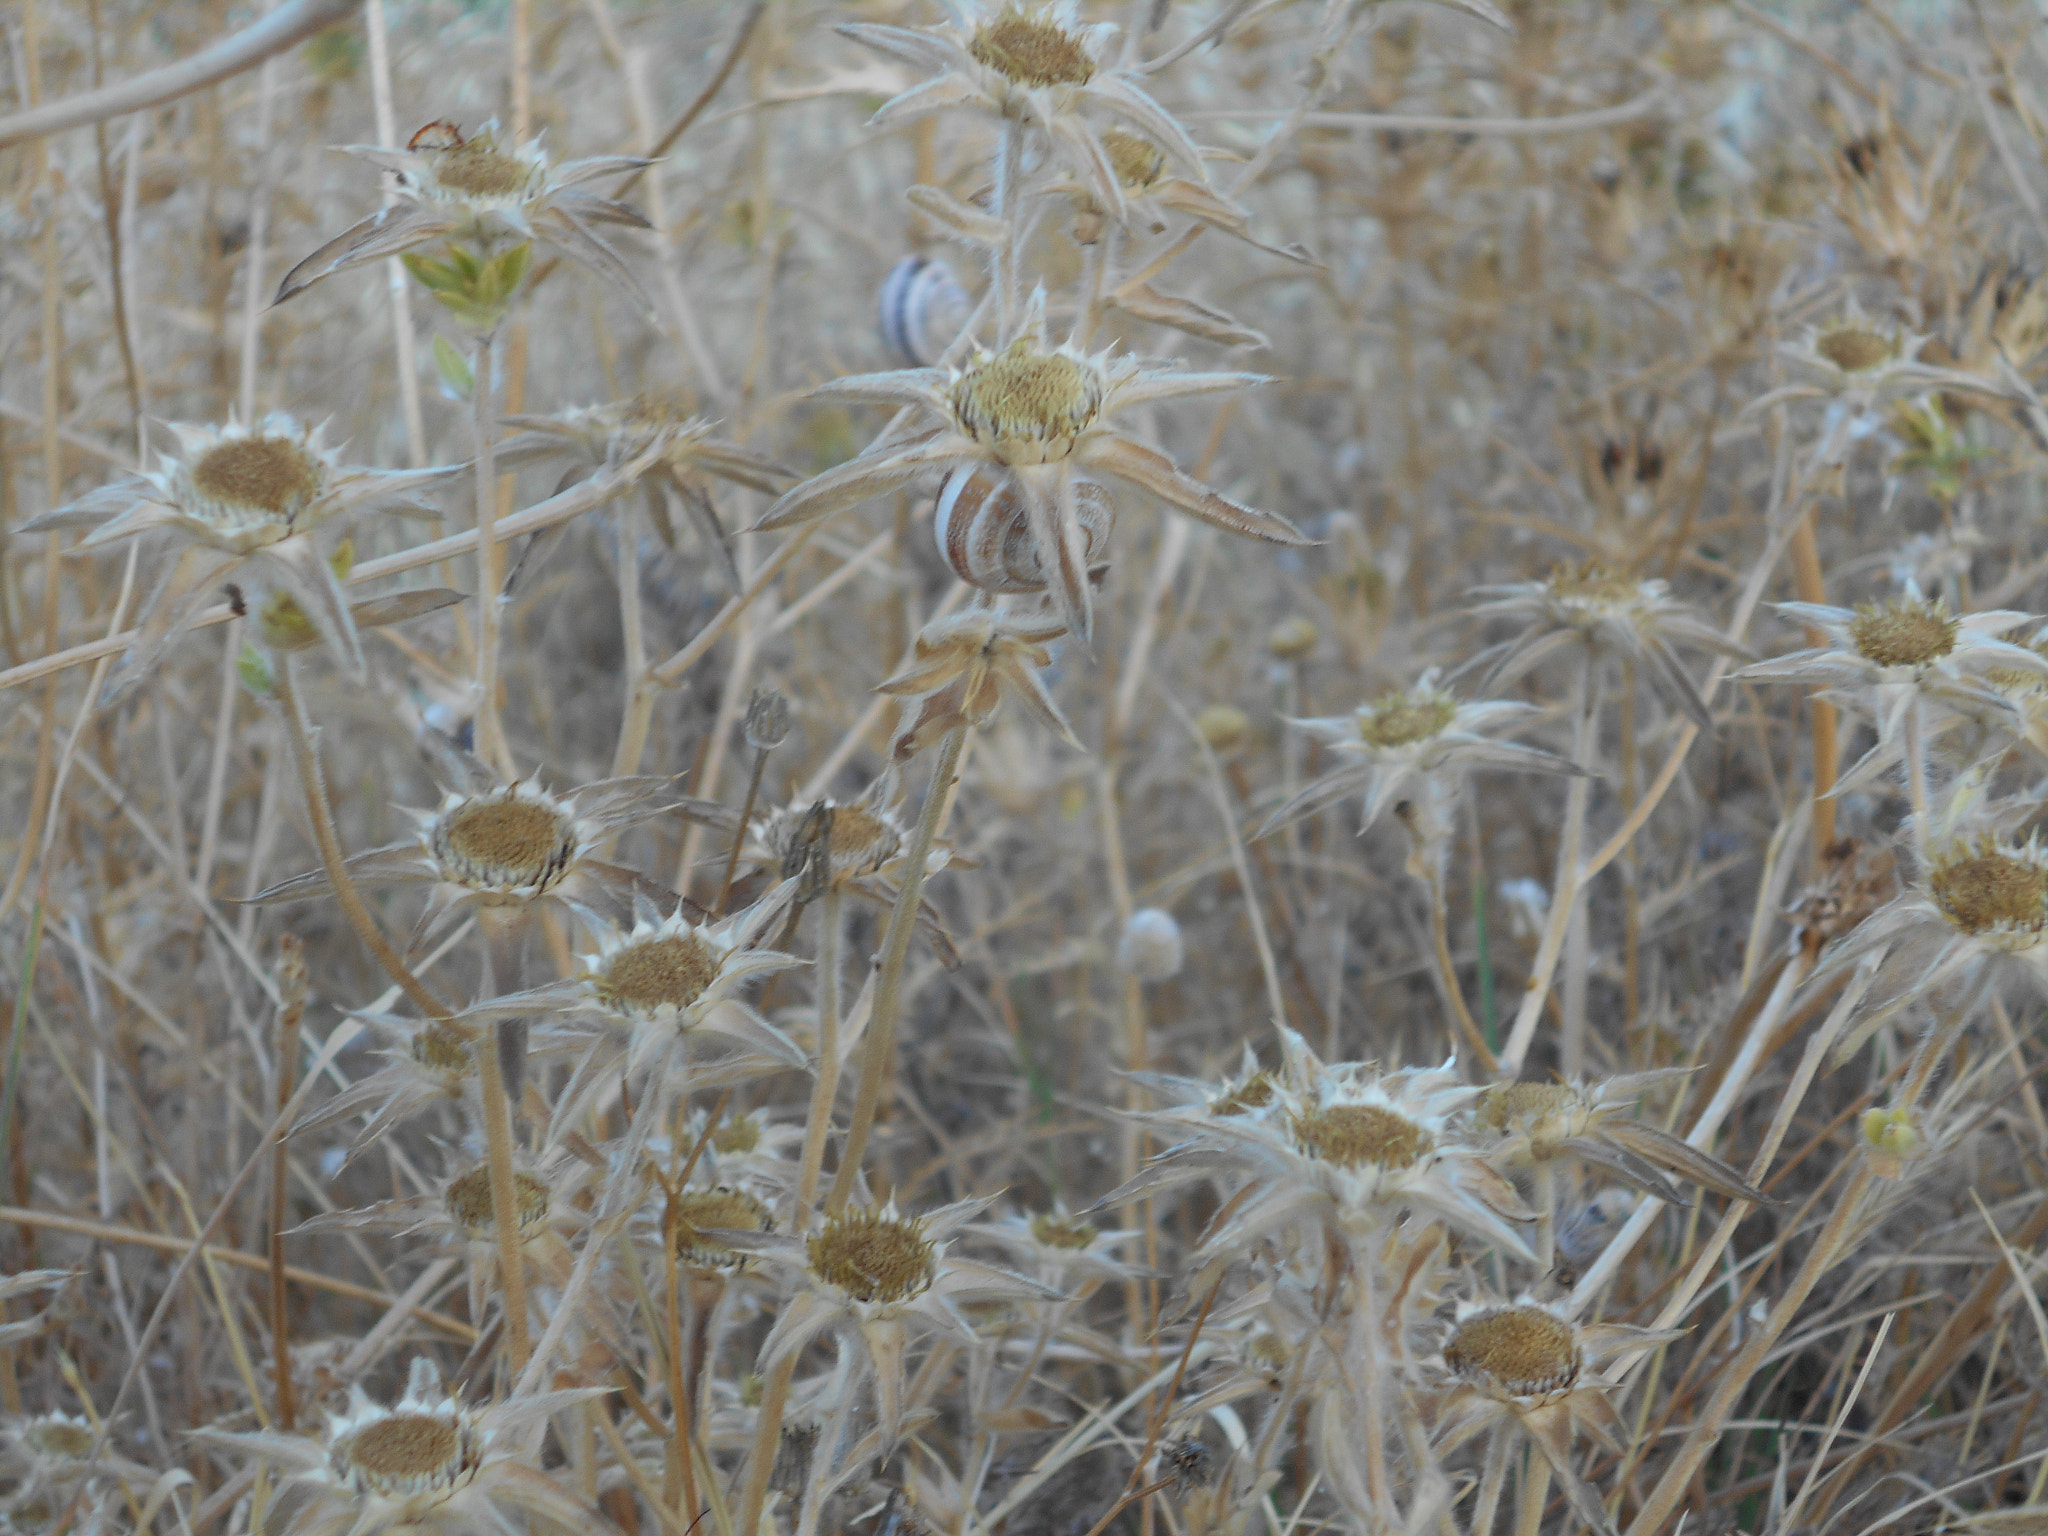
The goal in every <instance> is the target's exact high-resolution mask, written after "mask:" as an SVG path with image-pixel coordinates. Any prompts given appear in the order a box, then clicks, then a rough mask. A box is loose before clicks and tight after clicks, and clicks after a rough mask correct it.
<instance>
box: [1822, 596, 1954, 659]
mask: <svg viewBox="0 0 2048 1536" xmlns="http://www.w3.org/2000/svg"><path fill="white" fill-rule="evenodd" d="M1960 627H1961V626H1960V624H1959V623H1958V621H1957V620H1956V619H1955V618H1954V617H1953V616H1951V615H1950V613H1949V611H1948V605H1947V604H1946V603H1943V602H1941V601H1939V600H1937V601H1935V602H1931V603H1930V602H1928V601H1926V600H1925V599H1924V598H1916V597H1895V598H1893V599H1892V600H1891V601H1890V602H1887V603H1858V604H1857V605H1856V616H1855V617H1854V618H1853V619H1851V620H1850V621H1849V640H1850V643H1851V644H1853V645H1854V646H1855V647H1856V651H1857V654H1858V655H1860V656H1862V657H1863V659H1864V660H1865V661H1869V662H1874V663H1875V664H1876V665H1878V666H1880V667H1920V666H1925V665H1927V663H1929V662H1932V661H1939V660H1941V658H1942V657H1944V656H1946V655H1948V653H1949V652H1951V651H1953V650H1954V649H1955V648H1956V634H1957V631H1958V630H1959V629H1960Z"/></svg>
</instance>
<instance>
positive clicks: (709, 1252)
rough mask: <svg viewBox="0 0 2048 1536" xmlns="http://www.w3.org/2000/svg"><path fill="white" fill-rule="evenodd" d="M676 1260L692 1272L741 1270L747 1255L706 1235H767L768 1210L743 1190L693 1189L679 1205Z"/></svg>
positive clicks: (722, 1187) (676, 1215) (676, 1212)
mask: <svg viewBox="0 0 2048 1536" xmlns="http://www.w3.org/2000/svg"><path fill="white" fill-rule="evenodd" d="M675 1222H676V1257H677V1258H678V1259H680V1260H681V1261H682V1262H683V1264H684V1265H685V1266H686V1267H688V1268H691V1269H738V1268H739V1267H740V1266H741V1265H742V1264H744V1263H746V1261H747V1260H746V1255H745V1254H743V1253H741V1252H740V1251H739V1250H738V1249H736V1248H728V1247H727V1246H726V1245H725V1244H724V1243H721V1242H718V1241H717V1240H715V1239H713V1238H709V1237H706V1236H705V1235H704V1234H705V1233H706V1232H716V1231H727V1232H765V1231H767V1230H768V1207H767V1206H765V1205H763V1204H762V1203H761V1202H760V1201H759V1200H756V1199H755V1198H754V1197H753V1196H752V1195H750V1194H748V1193H747V1192H746V1191H745V1190H743V1189H729V1188H727V1187H725V1186H724V1185H720V1186H719V1187H718V1188H717V1189H693V1190H691V1191H689V1192H688V1193H687V1194H685V1195H684V1196H683V1197H682V1198H681V1199H680V1200H678V1201H677V1202H676V1211H675Z"/></svg>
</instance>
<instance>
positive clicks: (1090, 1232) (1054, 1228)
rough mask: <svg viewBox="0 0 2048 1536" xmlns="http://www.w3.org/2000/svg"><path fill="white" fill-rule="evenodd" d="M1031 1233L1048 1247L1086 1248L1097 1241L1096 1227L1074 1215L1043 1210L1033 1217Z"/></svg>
mask: <svg viewBox="0 0 2048 1536" xmlns="http://www.w3.org/2000/svg"><path fill="white" fill-rule="evenodd" d="M1031 1235H1032V1236H1033V1237H1035V1238H1037V1239H1038V1240H1039V1241H1040V1242H1041V1243H1043V1244H1045V1246H1046V1247H1048V1248H1086V1247H1087V1246H1088V1245H1089V1244H1090V1243H1092V1242H1094V1241H1095V1238H1096V1231H1095V1228H1094V1227H1092V1226H1091V1225H1089V1224H1088V1223H1087V1222H1085V1221H1082V1220H1080V1219H1079V1218H1078V1217H1074V1216H1062V1215H1061V1214H1060V1213H1059V1212H1057V1211H1041V1212H1039V1214H1038V1215H1036V1216H1034V1217H1032V1218H1031Z"/></svg>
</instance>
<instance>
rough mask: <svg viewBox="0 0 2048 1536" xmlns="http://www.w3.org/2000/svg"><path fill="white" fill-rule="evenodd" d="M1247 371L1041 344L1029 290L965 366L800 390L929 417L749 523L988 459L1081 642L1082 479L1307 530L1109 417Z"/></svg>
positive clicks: (1237, 379) (774, 523)
mask: <svg viewBox="0 0 2048 1536" xmlns="http://www.w3.org/2000/svg"><path fill="white" fill-rule="evenodd" d="M1259 382H1261V380H1260V379H1259V377H1258V376H1257V375H1254V374H1246V373H1180V372H1176V371H1175V370H1173V369H1171V368H1164V367H1147V366H1144V365H1142V364H1140V363H1138V362H1137V361H1136V360H1135V359H1132V358H1121V359H1118V358H1114V357H1112V356H1111V355H1110V354H1109V353H1106V352H1104V353H1099V354H1088V353H1083V352H1079V351H1076V350H1074V349H1073V348H1071V347H1065V346H1062V347H1053V346H1051V345H1050V344H1049V343H1048V342H1047V340H1046V334H1045V308H1044V295H1043V293H1042V292H1041V293H1040V294H1038V295H1036V296H1034V298H1033V300H1032V305H1031V314H1030V315H1029V316H1028V317H1027V318H1026V321H1025V324H1024V327H1023V331H1022V334H1020V335H1019V336H1017V338H1016V339H1015V340H1013V341H1011V342H1010V343H1009V344H1008V345H1006V346H1004V347H1003V348H1001V349H1000V350H998V351H987V350H983V351H979V352H976V353H975V354H974V356H973V357H971V358H970V359H969V360H968V362H967V364H966V366H965V367H960V368H907V369H903V370H901V371H899V372H895V373H873V374H861V375H856V376H854V377H852V378H845V379H839V380H836V381H834V382H833V383H830V384H826V385H824V386H822V387H821V388H819V389H817V390H814V391H812V398H814V399H831V400H865V401H873V402H877V403H880V404H884V405H895V406H906V407H912V408H919V409H922V410H924V411H926V412H927V413H929V414H931V415H934V416H937V417H938V418H939V421H940V424H939V425H937V426H933V427H929V428H927V429H926V430H924V431H923V432H918V433H913V434H912V435H910V436H908V437H904V438H900V439H889V440H887V441H885V442H883V443H880V444H878V445H876V446H874V447H871V448H869V449H868V450H867V451H866V452H864V453H862V454H860V455H858V456H857V457H855V458H853V459H851V460H849V461H848V462H846V463H844V464H841V465H839V466H838V467H837V468H834V469H829V470H827V471H825V473H824V474H822V475H818V476H816V477H815V478H813V479H810V480H807V481H805V482H804V483H803V484H802V485H799V486H797V487H795V488H794V489H793V490H790V491H786V492H784V493H783V495H782V497H781V498H780V499H779V500H778V501H777V502H776V503H775V504H774V505H773V506H772V507H770V508H769V509H768V511H767V514H766V515H765V516H764V517H762V519H761V520H760V522H759V523H757V524H756V525H755V526H756V528H759V529H780V528H790V527H794V526H796V525H798V524H800V523H807V522H811V521H813V520H815V519H817V518H820V517H824V516H826V515H827V514H829V513H832V512H836V511H838V510H840V509H841V508H843V507H850V506H852V505H854V504H855V503H857V502H862V501H865V500H867V499H868V498H869V497H871V496H879V495H881V494H882V493H884V492H886V491H891V490H894V489H896V488H897V487H899V486H902V485H906V484H908V483H909V482H910V481H912V480H914V479H916V478H917V477H918V476H919V475H921V474H924V473H925V472H927V471H929V470H948V471H950V470H957V469H970V470H981V471H986V472H987V473H988V474H989V475H990V476H991V478H992V482H1007V483H1008V484H1010V485H1012V486H1014V488H1015V491H1016V494H1017V495H1018V496H1019V497H1020V498H1021V499H1022V501H1023V504H1024V516H1025V523H1026V526H1027V527H1028V528H1029V530H1030V534H1031V540H1032V544H1033V546H1034V548H1035V549H1036V552H1037V558H1038V562H1039V565H1040V568H1041V569H1042V570H1044V571H1046V572H1049V573H1051V579H1050V581H1049V583H1048V587H1049V590H1050V591H1051V593H1052V596H1053V600H1054V602H1055V603H1056V604H1057V606H1058V609H1059V613H1060V616H1061V618H1062V619H1063V620H1064V622H1065V624H1066V626H1067V627H1068V628H1069V629H1071V630H1072V631H1073V632H1074V633H1075V634H1077V635H1079V636H1081V637H1082V638H1083V639H1084V640H1085V639H1087V638H1088V636H1089V634H1090V631H1091V626H1092V622H1093V614H1094V607H1093V597H1092V595H1091V589H1090V586H1089V581H1088V562H1089V552H1088V541H1087V534H1086V529H1085V527H1084V520H1083V517H1082V513H1081V491H1080V487H1081V485H1082V484H1083V483H1084V481H1088V480H1098V479H1107V480H1115V481H1121V482H1123V483H1125V484H1127V485H1130V486H1133V487H1135V488H1136V489H1138V490H1140V491H1143V492H1145V493H1147V494H1149V495H1152V496H1155V497H1157V498H1158V499H1159V500H1161V501H1163V502H1165V503H1166V504H1167V505H1168V506H1171V507H1174V508H1176V509H1177V510H1179V511H1182V512H1185V513H1187V514H1188V515H1189V516H1191V517H1195V518H1199V519H1200V520H1201V521H1203V522H1205V523H1209V524H1211V525H1212V526H1214V527H1218V528H1222V529H1225V530H1227V531H1229V532H1232V533H1238V534H1244V535H1246V536H1248V537H1251V538H1258V539H1265V540H1267V541H1268V542H1271V543H1276V544H1307V543H1309V542H1311V541H1310V540H1309V539H1308V538H1307V537H1306V536H1305V535H1303V534H1302V533H1301V531H1300V530H1299V529H1297V528H1296V527H1295V526H1294V525H1293V524H1292V523H1290V522H1288V521H1287V520H1286V519H1285V518H1282V517H1278V516H1275V515H1274V514H1273V513H1270V512H1260V511H1257V510H1255V509H1253V508H1251V507H1245V506H1240V505H1238V504H1237V503H1236V502H1234V501H1231V500H1229V499H1228V498H1227V497H1225V496H1222V495H1221V494H1219V493H1218V492H1216V491H1214V490H1212V489H1210V488H1209V487H1208V486H1206V485H1203V484H1202V483H1201V482H1200V481H1198V480H1195V479H1194V478H1192V477H1191V476H1189V475H1187V474H1184V473H1183V472H1182V471H1181V470H1179V469H1177V468H1175V467H1174V464H1173V461H1172V460H1170V459H1169V458H1167V457H1166V455H1164V454H1162V453H1160V452H1159V451H1158V450H1156V449H1153V448H1148V447H1146V446H1145V445H1144V444H1142V443H1140V442H1139V441H1138V440H1137V439H1136V438H1134V437H1131V436H1130V435H1128V434H1127V433H1124V432H1122V431H1120V430H1118V429H1117V428H1116V427H1115V426H1113V425H1112V424H1111V422H1110V417H1111V416H1113V415H1114V414H1115V413H1116V412H1117V411H1120V410H1124V409H1128V408H1130V407H1133V406H1138V405H1145V404H1153V403H1157V402H1161V401H1166V400H1176V399H1181V398H1183V397H1186V396H1191V395H1201V394H1214V393H1217V392H1219V391H1224V390H1232V389H1238V388H1242V387H1244V386H1247V385H1251V384H1256V383H1259Z"/></svg>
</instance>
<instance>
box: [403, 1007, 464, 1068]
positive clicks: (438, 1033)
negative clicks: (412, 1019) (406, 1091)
mask: <svg viewBox="0 0 2048 1536" xmlns="http://www.w3.org/2000/svg"><path fill="white" fill-rule="evenodd" d="M412 1059H413V1060H414V1061H415V1062H417V1063H419V1065H421V1066H423V1067H425V1068H426V1069H427V1070H428V1071H429V1072H452V1073H454V1074H455V1075H456V1076H458V1077H467V1076H469V1075H470V1073H472V1072H474V1071H475V1070H476V1058H475V1057H473V1056H471V1055H470V1054H469V1042H468V1041H467V1040H465V1039H463V1037H462V1035H461V1032H460V1031H458V1030H453V1029H450V1028H449V1027H448V1026H447V1025H446V1024H443V1023H442V1022H440V1020H438V1019H436V1020H434V1021H433V1022H432V1023H430V1024H428V1025H427V1027H426V1028H425V1029H423V1030H421V1031H420V1032H419V1033H418V1034H416V1035H414V1036H413V1037H412Z"/></svg>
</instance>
